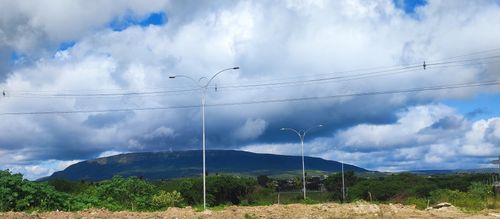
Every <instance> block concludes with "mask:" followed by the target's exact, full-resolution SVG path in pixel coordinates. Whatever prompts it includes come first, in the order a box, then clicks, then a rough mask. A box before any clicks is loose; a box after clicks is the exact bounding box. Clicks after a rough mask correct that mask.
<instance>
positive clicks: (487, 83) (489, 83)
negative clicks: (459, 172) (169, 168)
mask: <svg viewBox="0 0 500 219" xmlns="http://www.w3.org/2000/svg"><path fill="white" fill-rule="evenodd" d="M499 84H500V81H498V80H494V81H483V82H469V83H460V84H448V85H439V86H430V87H421V88H411V89H399V90H388V91H372V92H361V93H351V94H339V95H329V96H319V97H299V98H285V99H269V100H256V101H242V102H231V103H218V104H207V105H206V106H207V107H219V106H238V105H249V104H265V103H282V102H297V101H309V100H322V99H333V98H342V97H358V96H372V95H383V94H398V93H413V92H422V91H436V90H446V89H458V88H467V87H480V86H494V85H499ZM198 107H200V106H199V105H183V106H165V107H142V108H117V109H104V110H73V111H37V112H7V113H0V116H16V115H51V114H79V113H106V112H128V111H150V110H168V109H185V108H198Z"/></svg>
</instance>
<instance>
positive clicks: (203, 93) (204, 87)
mask: <svg viewBox="0 0 500 219" xmlns="http://www.w3.org/2000/svg"><path fill="white" fill-rule="evenodd" d="M237 69H240V67H232V68H226V69H223V70H221V71H219V72H217V73H215V74H214V75H213V76H212V77H211V78H210V79H209V78H207V77H200V78H199V79H198V80H195V79H193V78H192V77H189V76H187V75H172V76H169V78H170V79H174V78H178V77H184V78H187V79H189V80H191V81H193V82H194V84H195V85H196V86H198V87H199V88H200V89H201V121H202V130H203V147H202V148H203V210H205V209H206V207H207V187H206V168H205V167H206V165H205V141H206V140H205V96H206V94H207V88H208V86H209V85H210V82H212V80H213V79H214V78H215V77H217V75H219V74H220V73H222V72H225V71H229V70H237ZM203 79H205V80H208V81H207V83H204V84H203V83H201V81H202V80H203Z"/></svg>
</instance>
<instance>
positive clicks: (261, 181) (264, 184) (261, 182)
mask: <svg viewBox="0 0 500 219" xmlns="http://www.w3.org/2000/svg"><path fill="white" fill-rule="evenodd" d="M257 182H258V183H259V185H260V186H262V187H267V183H268V182H269V177H267V176H266V175H259V176H257Z"/></svg>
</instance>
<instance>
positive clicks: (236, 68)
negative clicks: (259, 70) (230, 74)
mask: <svg viewBox="0 0 500 219" xmlns="http://www.w3.org/2000/svg"><path fill="white" fill-rule="evenodd" d="M238 69H240V67H238V66H236V67H232V68H226V69H222V70H220V71H219V72H217V73H215V74H214V76H212V77H211V78H210V79H209V80H208V82H207V83H206V84H205V86H203V87H205V88H206V87H208V85H209V84H210V82H212V80H214V78H215V77H217V75H219V74H220V73H222V72H225V71H229V70H238ZM204 78H206V77H204ZM200 80H201V78H200Z"/></svg>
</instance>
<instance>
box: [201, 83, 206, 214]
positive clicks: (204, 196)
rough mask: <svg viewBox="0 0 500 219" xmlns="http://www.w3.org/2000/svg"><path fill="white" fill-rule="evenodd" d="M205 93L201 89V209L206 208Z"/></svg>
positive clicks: (204, 89) (204, 90)
mask: <svg viewBox="0 0 500 219" xmlns="http://www.w3.org/2000/svg"><path fill="white" fill-rule="evenodd" d="M205 93H206V88H203V91H202V94H201V118H202V119H201V120H202V127H203V128H202V130H203V209H206V207H207V184H206V179H205V178H206V169H205Z"/></svg>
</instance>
